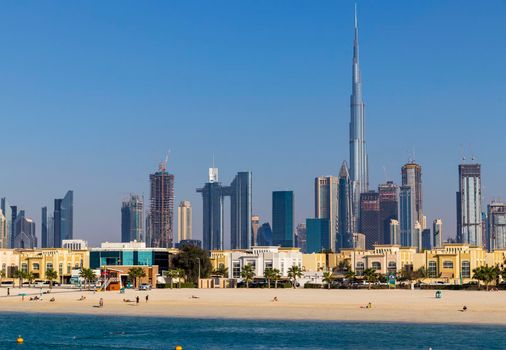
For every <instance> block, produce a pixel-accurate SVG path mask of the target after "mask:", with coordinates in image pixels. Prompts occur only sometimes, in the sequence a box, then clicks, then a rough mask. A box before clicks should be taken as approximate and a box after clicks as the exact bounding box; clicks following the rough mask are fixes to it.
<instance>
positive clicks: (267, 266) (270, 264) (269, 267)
mask: <svg viewBox="0 0 506 350" xmlns="http://www.w3.org/2000/svg"><path fill="white" fill-rule="evenodd" d="M265 268H266V269H272V261H266V262H265Z"/></svg>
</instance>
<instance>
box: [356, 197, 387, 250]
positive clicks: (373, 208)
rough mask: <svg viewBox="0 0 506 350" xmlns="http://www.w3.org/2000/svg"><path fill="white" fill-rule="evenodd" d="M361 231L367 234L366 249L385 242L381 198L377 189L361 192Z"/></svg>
mask: <svg viewBox="0 0 506 350" xmlns="http://www.w3.org/2000/svg"><path fill="white" fill-rule="evenodd" d="M360 233H363V234H364V235H365V243H366V249H374V245H375V244H383V237H382V236H381V235H380V200H379V193H378V192H375V191H369V192H364V193H361V194H360Z"/></svg>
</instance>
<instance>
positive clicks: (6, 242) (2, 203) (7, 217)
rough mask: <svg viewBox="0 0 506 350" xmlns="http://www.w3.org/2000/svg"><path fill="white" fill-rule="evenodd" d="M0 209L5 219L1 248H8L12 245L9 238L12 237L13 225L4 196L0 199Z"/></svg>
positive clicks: (9, 209) (10, 212)
mask: <svg viewBox="0 0 506 350" xmlns="http://www.w3.org/2000/svg"><path fill="white" fill-rule="evenodd" d="M0 209H1V210H2V213H3V215H4V217H5V220H6V222H5V225H6V231H5V232H4V238H3V243H2V246H1V248H10V247H11V246H12V245H11V238H12V228H13V226H14V225H13V222H12V217H13V215H12V214H13V213H12V209H11V207H10V205H9V203H7V199H6V198H5V197H4V198H1V199H0Z"/></svg>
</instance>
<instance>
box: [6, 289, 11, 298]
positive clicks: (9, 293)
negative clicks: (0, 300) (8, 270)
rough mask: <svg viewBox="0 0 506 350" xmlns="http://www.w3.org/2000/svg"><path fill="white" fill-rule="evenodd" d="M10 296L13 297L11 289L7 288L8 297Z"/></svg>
mask: <svg viewBox="0 0 506 350" xmlns="http://www.w3.org/2000/svg"><path fill="white" fill-rule="evenodd" d="M10 295H11V289H10V288H7V296H10Z"/></svg>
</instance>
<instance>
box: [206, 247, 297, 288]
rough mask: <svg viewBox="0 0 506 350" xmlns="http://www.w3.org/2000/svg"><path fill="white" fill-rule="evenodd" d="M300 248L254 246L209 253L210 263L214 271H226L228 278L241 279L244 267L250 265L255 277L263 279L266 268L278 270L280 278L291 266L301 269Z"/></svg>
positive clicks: (286, 273) (284, 275) (285, 274)
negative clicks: (222, 268)
mask: <svg viewBox="0 0 506 350" xmlns="http://www.w3.org/2000/svg"><path fill="white" fill-rule="evenodd" d="M302 256H303V254H302V253H301V252H300V248H282V247H278V246H265V247H264V246H254V247H251V249H238V250H214V251H211V263H212V265H213V268H214V269H218V268H219V267H220V266H222V267H226V268H227V269H228V278H235V279H238V280H240V279H241V271H242V269H243V267H244V266H246V265H248V264H249V265H251V266H252V267H253V271H254V272H255V276H256V277H263V276H264V271H265V269H266V268H273V269H278V270H279V271H280V273H281V276H283V277H287V276H288V269H289V268H290V267H292V266H294V265H295V266H298V267H300V268H302Z"/></svg>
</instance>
